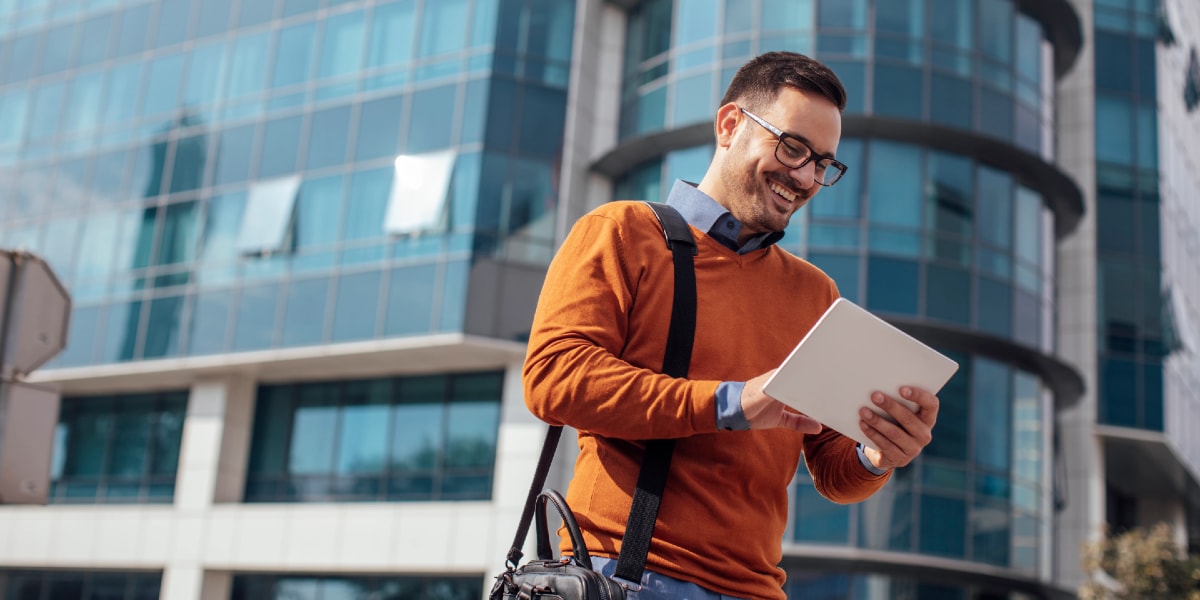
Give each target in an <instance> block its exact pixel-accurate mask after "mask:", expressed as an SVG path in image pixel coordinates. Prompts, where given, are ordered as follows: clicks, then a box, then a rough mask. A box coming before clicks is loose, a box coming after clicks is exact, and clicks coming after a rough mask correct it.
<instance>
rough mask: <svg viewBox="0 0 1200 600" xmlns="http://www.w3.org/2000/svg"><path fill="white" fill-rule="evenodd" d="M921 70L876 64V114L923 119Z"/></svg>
mask: <svg viewBox="0 0 1200 600" xmlns="http://www.w3.org/2000/svg"><path fill="white" fill-rule="evenodd" d="M922 81H923V79H922V77H921V69H916V68H911V67H899V66H893V65H888V64H880V63H876V65H875V98H874V109H875V114H878V115H887V116H892V117H904V118H908V119H920V118H921V107H922V103H921V90H922V87H923V86H922Z"/></svg>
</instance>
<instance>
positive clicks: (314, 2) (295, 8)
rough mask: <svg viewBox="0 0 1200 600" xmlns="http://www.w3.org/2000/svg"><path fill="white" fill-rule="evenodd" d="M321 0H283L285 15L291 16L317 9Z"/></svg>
mask: <svg viewBox="0 0 1200 600" xmlns="http://www.w3.org/2000/svg"><path fill="white" fill-rule="evenodd" d="M318 4H319V0H283V16H284V17H290V16H292V15H298V14H300V13H305V12H310V11H314V10H316V9H317V6H318Z"/></svg>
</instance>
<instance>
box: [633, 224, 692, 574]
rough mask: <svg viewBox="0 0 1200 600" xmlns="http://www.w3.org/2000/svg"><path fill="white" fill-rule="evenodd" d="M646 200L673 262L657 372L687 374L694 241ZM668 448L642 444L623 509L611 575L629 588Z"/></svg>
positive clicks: (649, 533)
mask: <svg viewBox="0 0 1200 600" xmlns="http://www.w3.org/2000/svg"><path fill="white" fill-rule="evenodd" d="M646 204H647V205H648V206H649V207H650V208H651V209H652V210H654V214H655V216H657V217H658V222H659V223H660V224H661V225H662V228H663V233H664V235H665V237H666V241H667V248H670V249H671V254H672V256H673V257H674V262H675V293H674V300H673V302H672V306H671V326H670V330H669V332H668V333H667V351H666V355H665V356H664V357H663V369H662V372H663V373H665V374H667V375H670V376H672V377H687V374H688V365H689V363H691V360H692V342H693V340H694V339H695V337H696V335H695V334H696V269H695V265H694V263H693V262H692V259H693V257H694V256H695V255H696V253H697V248H696V240H695V238H693V237H692V230H691V228H690V227H688V224H687V221H686V220H684V218H683V216H682V215H680V214H679V211H677V210H675V209H674V208H672V207H670V206H668V205H666V204H661V203H658V202H647V203H646ZM674 451H675V440H650V441H648V442H646V454H645V457H644V458H643V459H642V469H641V471H640V472H639V473H638V481H637V489H636V490H634V493H633V505H632V506H630V508H629V520H628V521H626V522H625V536H624V537H623V538H622V539H621V553H620V554H619V555H618V556H617V570H616V572H615V573H614V574H613V579H614V580H616V581H617V582H618V583H621V584H622V585H624V586H626V587H627V588H629V589H633V590H637V589H640V588H641V581H642V573H643V571H644V570H645V568H646V556H647V554H649V552H650V538H652V537H654V524H655V522H656V521H657V520H658V508H659V505H660V504H661V503H662V495H663V490H664V489H665V488H666V486H667V473H668V471H670V469H671V456H672V454H673V453H674Z"/></svg>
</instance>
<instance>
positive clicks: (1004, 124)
mask: <svg viewBox="0 0 1200 600" xmlns="http://www.w3.org/2000/svg"><path fill="white" fill-rule="evenodd" d="M1013 106H1014V103H1013V98H1012V96H1010V95H1009V94H1007V93H1001V92H997V91H994V90H992V89H991V88H990V87H988V86H983V87H982V88H981V89H980V93H979V125H978V126H979V130H980V131H982V132H983V133H986V134H988V135H991V136H993V137H998V138H1000V139H1003V140H1007V139H1010V138H1011V137H1012V131H1013ZM984 115H987V116H986V117H984Z"/></svg>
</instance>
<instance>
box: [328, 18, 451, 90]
mask: <svg viewBox="0 0 1200 600" xmlns="http://www.w3.org/2000/svg"><path fill="white" fill-rule="evenodd" d="M363 16H364V13H363V12H362V11H354V12H349V13H344V14H341V15H338V16H336V17H332V18H330V19H327V20H325V22H324V29H323V30H322V33H321V35H322V37H321V51H320V55H319V56H320V58H319V62H318V68H317V76H318V77H319V78H321V79H324V78H326V77H339V76H343V75H349V74H351V73H355V72H357V71H358V69H359V67H360V65H361V64H362V53H363V27H364V26H363ZM461 28H462V25H461V23H460V24H459V29H460V30H461Z"/></svg>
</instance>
